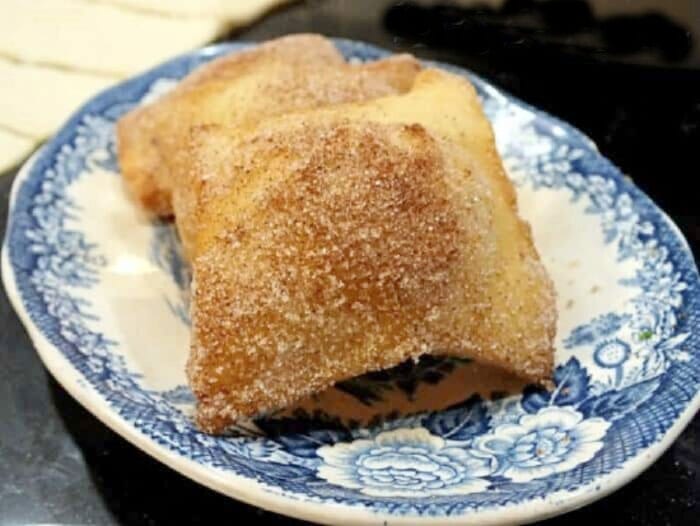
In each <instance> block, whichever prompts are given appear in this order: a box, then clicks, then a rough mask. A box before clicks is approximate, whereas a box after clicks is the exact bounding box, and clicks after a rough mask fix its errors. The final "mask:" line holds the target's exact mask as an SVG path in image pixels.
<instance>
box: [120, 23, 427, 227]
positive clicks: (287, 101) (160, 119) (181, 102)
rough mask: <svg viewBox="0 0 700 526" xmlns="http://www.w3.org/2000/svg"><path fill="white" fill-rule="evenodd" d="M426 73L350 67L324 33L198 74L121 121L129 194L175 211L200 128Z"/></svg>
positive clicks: (377, 91) (365, 95)
mask: <svg viewBox="0 0 700 526" xmlns="http://www.w3.org/2000/svg"><path fill="white" fill-rule="evenodd" d="M419 69H420V66H419V64H418V62H417V61H416V60H415V59H414V58H413V57H411V56H408V55H397V56H395V57H391V58H389V59H386V60H379V61H376V62H370V63H367V64H358V65H354V64H348V63H346V62H345V60H344V59H343V57H342V55H341V54H340V53H339V52H338V51H337V50H336V48H335V47H334V46H333V44H332V43H331V42H330V41H329V40H327V39H325V38H323V37H321V36H318V35H294V36H288V37H283V38H279V39H276V40H272V41H270V42H267V43H265V44H262V45H260V46H257V47H255V48H253V49H251V50H248V51H244V52H241V53H233V54H230V55H227V56H224V57H222V58H219V59H217V60H214V61H212V62H210V63H209V64H207V65H205V66H202V67H200V68H198V69H196V70H195V71H194V72H193V73H191V74H190V75H189V76H187V77H186V78H185V79H184V80H183V81H182V82H181V83H180V84H178V86H177V87H176V88H175V89H174V90H173V91H171V92H170V93H168V94H166V95H165V96H164V97H163V98H161V99H160V100H158V101H156V102H154V103H152V104H149V105H146V106H142V107H139V108H136V109H135V110H133V111H131V112H129V113H128V114H127V115H125V116H124V117H122V118H121V119H120V120H119V122H118V123H117V139H118V140H117V148H118V156H119V164H120V167H121V171H122V175H123V176H124V180H125V182H126V186H127V189H128V190H129V193H130V194H131V195H132V196H133V197H134V198H135V200H136V201H137V202H138V203H140V204H141V205H142V206H143V207H144V208H146V209H147V210H149V211H150V212H152V213H154V214H156V215H159V216H169V215H172V214H173V204H172V190H173V187H174V186H177V182H176V181H177V177H178V174H179V173H181V172H182V171H183V170H182V166H181V165H180V162H181V160H182V156H179V155H178V152H179V151H180V149H181V148H182V146H183V141H184V140H186V138H187V133H188V131H189V129H190V128H191V127H193V126H196V125H211V124H225V125H227V126H239V127H245V126H248V125H250V124H253V123H256V122H259V121H260V120H262V119H265V118H267V117H270V116H274V115H280V114H282V113H285V112H289V111H294V110H303V109H311V108H316V107H319V106H324V105H329V104H337V103H342V102H352V101H362V100H368V99H371V98H375V97H381V96H385V95H391V94H396V93H399V92H403V91H406V90H407V89H408V88H409V87H410V85H411V84H412V82H413V77H414V76H415V74H416V72H417V71H418V70H419Z"/></svg>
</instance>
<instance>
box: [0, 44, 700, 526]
mask: <svg viewBox="0 0 700 526" xmlns="http://www.w3.org/2000/svg"><path fill="white" fill-rule="evenodd" d="M333 41H334V42H335V43H346V44H348V45H356V46H357V45H359V46H365V47H368V48H370V49H373V50H378V51H381V52H384V53H392V51H391V50H386V49H383V48H380V47H378V46H374V45H371V44H367V43H365V42H362V41H356V40H349V39H333ZM257 44H259V43H258V42H246V41H234V42H230V43H222V44H215V45H212V46H207V47H204V48H199V49H196V50H193V51H191V52H189V53H184V54H181V55H178V56H176V57H175V58H173V59H170V60H168V61H166V62H163V63H161V64H159V65H156V66H154V67H153V68H151V69H149V70H147V71H145V72H142V73H140V74H137V75H134V76H132V77H130V78H129V79H126V80H125V81H123V82H120V83H119V84H117V85H115V86H113V87H111V88H108V89H106V90H104V91H102V92H100V93H99V94H97V95H96V96H95V97H93V98H92V99H90V100H89V101H87V102H86V103H85V104H83V105H82V106H81V107H80V108H78V109H77V110H76V111H75V112H74V113H73V114H72V116H71V117H70V118H69V119H68V121H67V122H66V123H64V125H63V126H62V127H61V128H60V129H59V132H58V133H57V135H56V136H58V135H59V134H60V131H61V130H64V129H65V128H66V126H67V125H69V124H70V123H72V122H73V121H74V120H75V118H76V117H78V116H80V115H81V114H82V113H83V112H84V110H85V108H86V107H87V106H89V105H90V104H91V103H92V102H93V101H94V100H96V99H99V98H102V97H104V96H106V95H108V94H109V93H110V92H112V91H119V90H120V89H123V86H124V84H126V83H129V82H131V81H133V80H135V79H137V78H141V77H144V76H147V75H150V74H152V73H153V72H154V71H155V70H158V69H160V68H162V67H163V66H165V65H166V64H169V63H173V62H177V61H182V60H184V59H187V58H188V57H189V58H194V57H206V56H209V55H215V54H217V53H220V52H221V51H222V50H225V49H232V50H241V49H243V48H244V47H245V46H253V45H257ZM424 62H428V63H431V64H435V65H438V66H441V67H447V68H448V69H449V68H458V69H460V70H462V71H468V70H466V68H461V67H457V66H453V65H450V64H444V63H441V62H432V61H424ZM469 73H470V75H473V76H474V77H476V78H479V79H480V80H482V81H483V82H484V83H485V84H486V85H487V86H489V87H493V89H495V90H496V91H497V92H498V93H500V94H502V95H503V96H504V97H506V98H508V99H511V100H515V101H516V102H517V103H518V104H520V105H522V106H523V107H525V108H526V109H528V110H530V111H533V112H535V113H536V114H539V115H543V116H545V117H547V118H548V119H551V120H552V121H553V122H555V123H560V124H563V125H565V126H566V128H567V130H570V131H573V132H575V133H577V134H578V135H579V136H580V137H582V138H585V139H586V141H587V142H588V143H589V144H590V145H591V146H592V147H593V148H595V149H596V150H597V147H596V146H595V143H594V142H593V141H592V140H591V139H590V138H589V137H588V136H586V135H585V134H584V133H583V132H581V131H580V130H578V129H577V128H575V127H574V126H572V125H571V124H568V123H566V122H564V121H562V120H560V119H558V118H557V117H553V116H551V115H549V114H548V113H547V112H544V111H542V110H540V109H538V108H536V107H533V106H531V105H529V104H527V103H525V102H523V101H521V100H520V99H518V98H517V97H514V96H512V95H510V94H509V93H507V92H506V91H504V90H502V89H501V88H500V87H497V86H493V85H492V84H491V83H490V82H489V81H486V80H484V79H482V78H481V77H479V76H478V75H475V74H473V73H472V72H471V71H469ZM56 136H55V137H54V138H52V139H51V140H50V141H49V142H53V141H55V140H56ZM46 150H47V146H46V145H44V146H42V147H41V148H40V149H39V150H37V151H36V152H35V153H34V154H33V155H32V156H31V157H30V158H29V159H28V160H27V161H26V162H25V163H24V164H23V166H22V167H21V168H20V170H19V172H18V173H17V175H16V176H15V179H14V181H13V183H12V189H11V192H10V196H9V206H8V221H7V227H6V232H5V236H4V240H3V244H2V254H1V256H0V259H1V261H0V269H1V271H0V273H1V274H2V281H3V284H4V287H5V290H6V292H7V296H8V299H9V301H10V303H11V305H12V306H13V308H14V310H15V312H17V315H18V317H19V319H20V321H21V322H22V324H23V326H24V327H25V330H26V331H27V333H28V335H29V337H30V339H31V341H32V344H33V346H34V347H35V348H36V349H37V352H38V354H39V356H40V358H41V360H42V362H43V363H44V365H45V366H46V367H47V369H48V370H49V372H50V373H51V374H52V376H54V378H56V380H58V382H59V383H60V384H61V385H62V386H63V387H64V388H65V389H66V390H67V391H68V392H69V393H70V394H71V396H73V398H75V399H76V400H77V401H78V402H79V403H80V404H81V405H83V406H84V407H85V408H86V409H87V410H88V411H90V412H91V413H92V414H93V415H94V416H95V417H97V418H98V419H99V420H100V421H101V422H103V423H104V424H105V425H107V426H108V427H109V428H111V429H112V430H113V431H115V432H116V433H118V434H119V435H121V436H122V437H123V438H125V439H126V440H127V441H129V442H130V443H132V444H133V445H135V446H136V447H138V448H139V449H141V450H142V451H144V452H145V453H146V454H148V455H150V456H152V457H154V458H156V459H157V460H159V461H160V462H162V463H164V464H165V465H167V466H168V467H170V468H171V469H174V470H175V471H177V472H179V473H181V474H183V475H185V476H186V477H188V478H190V479H192V480H194V481H196V482H198V483H199V484H202V485H204V486H206V487H209V488H210V489H213V490H215V491H218V492H220V493H223V494H225V495H227V496H229V497H233V498H236V499H238V500H240V501H243V502H246V503H248V504H252V505H255V506H259V507H262V508H265V509H267V510H270V511H274V512H276V513H281V514H284V515H289V516H293V517H297V518H304V519H307V520H312V521H315V522H320V523H328V524H375V523H377V522H378V521H379V522H381V521H391V523H392V524H455V523H460V524H483V525H490V524H509V523H513V524H515V523H519V524H522V523H527V522H531V521H535V520H541V519H544V518H548V517H552V516H555V515H559V514H562V513H566V512H568V511H572V510H574V509H577V508H580V507H583V506H585V505H587V504H589V503H590V502H593V501H595V500H597V499H599V498H602V497H604V496H606V495H608V494H610V493H612V492H613V491H615V490H616V489H619V488H620V487H622V486H623V485H625V484H626V483H627V482H629V481H630V480H632V479H633V478H635V477H637V476H638V475H639V474H640V473H641V472H642V471H644V470H645V469H647V468H648V467H649V466H651V465H652V464H653V462H654V461H655V460H656V459H658V458H659V457H660V456H661V454H662V453H663V452H664V451H665V450H666V449H667V448H668V447H670V445H671V444H672V443H673V442H674V441H675V439H676V438H677V437H678V436H679V435H680V433H681V432H682V431H683V429H685V427H686V426H687V425H688V423H689V422H690V420H691V419H692V418H693V416H694V415H695V413H696V412H697V411H698V409H700V392H697V393H696V394H695V395H694V396H693V397H692V398H691V399H690V400H689V401H688V403H687V405H686V407H685V408H684V409H683V410H682V411H681V412H680V414H679V415H678V417H677V418H676V419H675V421H674V422H673V423H672V424H671V425H670V427H669V428H668V429H667V430H666V432H665V433H664V434H663V436H662V437H661V438H660V439H659V440H658V441H657V442H655V443H653V444H652V445H650V446H648V447H647V448H645V449H644V450H643V451H642V452H641V453H639V454H637V455H636V456H634V457H632V458H629V459H627V460H626V461H625V462H624V463H623V464H622V466H621V467H619V468H617V469H615V470H613V471H612V472H610V473H607V474H604V475H601V476H600V477H599V478H597V479H595V480H593V481H591V482H589V483H586V484H584V485H583V486H581V487H580V488H578V489H577V490H574V491H569V490H560V491H558V492H556V493H549V494H547V495H546V496H544V497H540V498H536V499H532V500H529V501H525V502H520V503H516V504H509V505H504V506H498V507H493V508H483V509H480V510H479V511H471V512H470V511H462V512H461V513H459V514H456V515H452V516H447V515H430V516H429V515H393V514H390V513H387V512H385V511H381V512H380V511H375V510H371V509H369V508H366V507H365V506H363V505H361V504H355V505H353V504H346V503H338V502H328V501H326V502H314V501H310V500H305V499H303V496H302V498H301V499H300V498H294V497H293V496H290V495H287V494H284V493H278V492H274V491H270V489H268V488H270V486H268V485H267V484H264V483H261V482H259V481H257V480H255V479H252V478H248V477H245V476H243V475H239V474H236V473H234V472H230V471H224V470H221V469H219V468H214V467H210V466H205V465H203V464H200V463H198V462H197V461H195V460H192V459H189V458H187V457H184V456H182V455H180V454H178V453H177V452H175V451H172V450H170V449H168V448H167V447H166V446H164V445H161V444H158V443H156V442H155V441H154V440H152V439H151V438H149V437H148V436H146V435H145V434H144V433H143V432H142V431H140V430H139V429H137V428H136V427H135V426H133V425H132V424H131V423H130V422H129V421H128V420H126V419H125V418H124V417H122V416H121V415H119V414H118V413H117V412H115V411H113V410H112V409H111V408H110V407H109V404H108V403H107V402H106V401H105V400H104V399H103V398H102V396H101V395H100V394H99V393H98V392H97V391H95V390H94V388H93V387H92V386H90V385H87V384H85V385H82V384H81V382H80V374H79V373H78V372H77V371H76V370H75V369H74V368H73V366H72V365H71V364H70V363H69V362H68V360H67V358H66V357H65V356H64V355H63V354H62V353H61V351H60V350H59V349H57V348H56V347H55V346H54V345H53V344H51V343H50V342H49V341H48V339H47V338H46V337H45V336H44V334H43V333H42V331H41V329H40V328H39V327H38V326H37V325H36V324H35V323H34V321H33V320H32V318H31V316H30V314H29V312H28V311H27V309H26V307H25V304H24V301H23V299H22V297H21V295H20V293H19V291H18V288H17V281H16V276H15V272H14V268H13V267H12V264H11V262H10V256H9V252H10V248H9V237H10V235H9V234H10V231H11V229H12V221H13V211H14V206H15V202H16V198H17V194H18V192H19V189H20V187H21V186H22V184H23V183H24V181H26V180H27V178H28V177H29V175H30V173H31V168H32V167H33V165H34V164H35V162H36V160H37V159H38V158H39V157H40V156H41V155H44V154H45V152H46ZM606 160H607V158H606ZM607 161H608V162H610V161H609V160H607ZM610 164H611V165H612V164H613V163H610ZM613 166H614V165H613ZM615 168H617V167H615ZM620 173H622V172H621V171H620ZM631 186H632V187H633V188H634V189H635V191H636V192H637V193H638V194H639V195H641V196H643V197H644V198H646V199H647V200H648V201H649V203H651V204H653V206H654V208H655V210H656V211H657V212H658V213H659V215H660V216H661V218H662V219H663V220H664V221H665V222H666V223H667V224H668V225H669V226H670V227H671V229H672V230H673V231H674V233H675V235H676V237H677V239H678V240H680V241H681V245H682V247H683V248H684V249H685V251H686V252H687V255H688V256H689V258H690V260H691V261H692V263H693V266H694V268H693V269H692V270H694V271H695V274H696V276H697V263H696V262H695V259H694V257H693V254H692V251H691V249H690V247H689V245H688V242H687V240H686V239H685V237H684V236H683V234H682V232H681V231H680V229H679V228H678V226H677V225H676V224H675V223H674V222H673V221H672V220H671V219H670V218H669V216H668V215H667V214H666V213H665V212H664V211H663V210H662V209H661V208H660V207H659V206H658V205H656V203H654V202H653V200H652V199H651V198H649V197H648V196H647V195H646V194H645V193H644V192H643V191H642V190H641V189H639V188H638V187H636V185H634V184H633V183H631ZM334 511H337V512H338V513H339V514H340V515H338V516H336V515H334Z"/></svg>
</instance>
